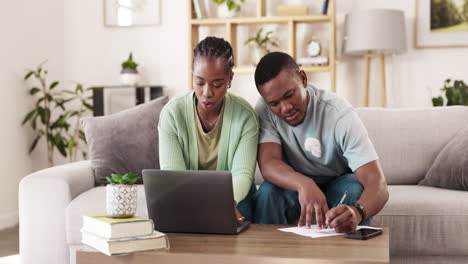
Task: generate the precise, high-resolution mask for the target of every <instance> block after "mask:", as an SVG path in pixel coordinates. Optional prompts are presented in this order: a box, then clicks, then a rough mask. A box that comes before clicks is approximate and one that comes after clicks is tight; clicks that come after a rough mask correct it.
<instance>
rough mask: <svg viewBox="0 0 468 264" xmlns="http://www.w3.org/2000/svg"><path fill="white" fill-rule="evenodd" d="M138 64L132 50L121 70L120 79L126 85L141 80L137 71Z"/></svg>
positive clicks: (134, 83) (135, 83)
mask: <svg viewBox="0 0 468 264" xmlns="http://www.w3.org/2000/svg"><path fill="white" fill-rule="evenodd" d="M137 67H138V64H137V63H135V61H134V60H133V54H132V53H131V52H130V55H129V56H128V59H127V60H126V61H124V62H122V70H121V71H120V81H121V82H122V84H124V85H137V84H138V81H139V80H140V75H138V71H137Z"/></svg>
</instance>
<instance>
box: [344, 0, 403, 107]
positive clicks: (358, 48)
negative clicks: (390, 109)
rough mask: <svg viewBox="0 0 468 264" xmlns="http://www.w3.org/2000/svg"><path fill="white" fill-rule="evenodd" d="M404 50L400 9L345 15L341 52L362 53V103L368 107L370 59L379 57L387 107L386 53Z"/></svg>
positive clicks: (384, 104) (383, 94)
mask: <svg viewBox="0 0 468 264" xmlns="http://www.w3.org/2000/svg"><path fill="white" fill-rule="evenodd" d="M405 51H406V27H405V16H404V13H403V11H401V10H393V9H363V10H356V11H352V12H350V13H348V14H347V15H346V17H345V36H344V53H345V54H349V55H356V56H362V55H365V59H366V71H365V90H364V91H365V92H364V106H369V79H370V60H371V58H373V57H377V58H380V66H381V77H382V97H381V100H382V106H383V107H386V105H387V98H386V96H387V95H386V86H385V61H384V60H385V54H397V53H403V52H405Z"/></svg>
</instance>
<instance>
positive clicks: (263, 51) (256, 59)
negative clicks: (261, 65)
mask: <svg viewBox="0 0 468 264" xmlns="http://www.w3.org/2000/svg"><path fill="white" fill-rule="evenodd" d="M267 53H268V50H266V49H264V48H259V47H256V48H255V56H254V57H253V59H254V61H253V62H252V64H253V65H254V66H257V64H258V62H259V61H260V60H261V59H262V58H263V56H265V55H267Z"/></svg>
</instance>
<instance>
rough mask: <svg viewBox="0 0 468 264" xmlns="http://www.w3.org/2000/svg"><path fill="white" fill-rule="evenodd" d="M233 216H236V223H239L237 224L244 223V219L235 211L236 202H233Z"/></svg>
mask: <svg viewBox="0 0 468 264" xmlns="http://www.w3.org/2000/svg"><path fill="white" fill-rule="evenodd" d="M234 214H235V215H236V220H237V222H239V223H240V222H244V220H245V217H243V216H242V215H241V213H240V212H239V210H237V202H236V201H234Z"/></svg>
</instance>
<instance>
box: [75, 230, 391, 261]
mask: <svg viewBox="0 0 468 264" xmlns="http://www.w3.org/2000/svg"><path fill="white" fill-rule="evenodd" d="M282 227H288V226H283V225H256V224H253V225H251V226H250V227H249V228H248V229H247V230H245V231H244V232H242V233H241V234H239V235H206V234H176V233H169V234H168V236H169V242H170V244H171V248H170V249H169V250H160V251H147V252H139V253H133V254H129V255H122V256H112V257H109V256H106V255H104V254H102V253H100V252H97V251H86V250H81V251H78V252H77V256H76V258H77V264H91V263H99V264H106V263H126V264H142V263H158V264H161V263H171V264H177V263H221V264H230V263H232V264H254V263H255V264H267V263H268V264H276V263H278V264H279V263H288V264H289V263H291V264H302V263H389V261H390V257H389V230H388V228H384V229H383V234H382V235H380V236H377V237H374V238H372V239H369V240H354V239H347V238H344V237H343V236H332V237H323V238H309V237H304V236H299V235H296V234H293V233H286V232H281V231H278V230H277V229H278V228H282Z"/></svg>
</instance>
